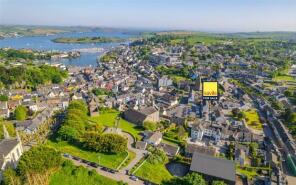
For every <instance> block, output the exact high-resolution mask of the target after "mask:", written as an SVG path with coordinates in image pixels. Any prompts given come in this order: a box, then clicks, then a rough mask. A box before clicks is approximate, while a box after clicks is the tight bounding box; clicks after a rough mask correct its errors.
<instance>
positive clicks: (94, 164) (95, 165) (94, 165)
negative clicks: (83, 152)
mask: <svg viewBox="0 0 296 185" xmlns="http://www.w3.org/2000/svg"><path fill="white" fill-rule="evenodd" d="M89 165H90V166H92V167H94V168H97V167H99V165H98V164H97V163H94V162H91V163H89Z"/></svg>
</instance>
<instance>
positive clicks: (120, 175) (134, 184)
mask: <svg viewBox="0 0 296 185" xmlns="http://www.w3.org/2000/svg"><path fill="white" fill-rule="evenodd" d="M67 159H69V158H67ZM69 160H71V161H73V163H74V164H75V165H76V166H84V167H85V168H88V169H89V170H92V169H95V170H96V171H97V173H98V174H100V175H102V176H105V177H108V178H110V179H113V180H117V181H123V182H126V183H128V184H129V185H143V184H144V181H142V180H138V181H133V180H131V179H130V176H129V175H126V174H125V173H124V172H121V171H120V172H116V173H115V174H114V173H110V172H106V171H104V170H102V169H101V168H100V167H99V168H93V167H91V166H89V165H87V164H84V163H82V162H80V161H76V160H74V159H71V158H70V159H69Z"/></svg>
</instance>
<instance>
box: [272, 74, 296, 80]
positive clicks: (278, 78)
mask: <svg viewBox="0 0 296 185" xmlns="http://www.w3.org/2000/svg"><path fill="white" fill-rule="evenodd" d="M273 80H274V81H292V82H293V81H296V79H295V78H294V77H293V76H290V75H279V76H276V77H275V78H273Z"/></svg>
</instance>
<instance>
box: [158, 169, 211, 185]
mask: <svg viewBox="0 0 296 185" xmlns="http://www.w3.org/2000/svg"><path fill="white" fill-rule="evenodd" d="M162 185H206V181H205V180H204V178H203V177H202V176H201V175H200V174H198V173H195V172H192V173H188V174H187V175H186V176H184V177H182V178H173V179H171V180H168V181H164V182H162Z"/></svg>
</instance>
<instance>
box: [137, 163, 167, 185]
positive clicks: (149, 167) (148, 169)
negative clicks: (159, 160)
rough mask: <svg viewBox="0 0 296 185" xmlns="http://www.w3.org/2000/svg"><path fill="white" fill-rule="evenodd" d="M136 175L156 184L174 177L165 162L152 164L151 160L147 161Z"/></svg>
mask: <svg viewBox="0 0 296 185" xmlns="http://www.w3.org/2000/svg"><path fill="white" fill-rule="evenodd" d="M135 175H136V176H138V177H141V178H143V179H145V180H148V181H150V182H153V183H155V184H160V183H161V182H162V181H163V180H169V179H171V178H173V176H172V175H171V174H170V172H169V171H168V170H167V169H166V167H165V165H164V164H151V163H149V162H145V163H144V164H143V165H142V166H141V167H140V168H139V169H138V170H137V171H136V173H135Z"/></svg>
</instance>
